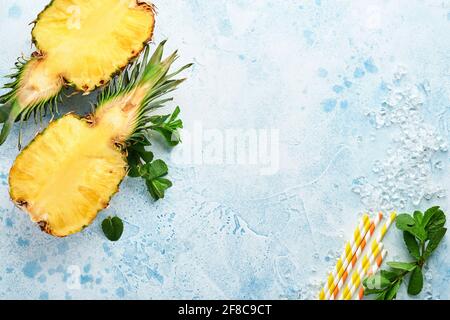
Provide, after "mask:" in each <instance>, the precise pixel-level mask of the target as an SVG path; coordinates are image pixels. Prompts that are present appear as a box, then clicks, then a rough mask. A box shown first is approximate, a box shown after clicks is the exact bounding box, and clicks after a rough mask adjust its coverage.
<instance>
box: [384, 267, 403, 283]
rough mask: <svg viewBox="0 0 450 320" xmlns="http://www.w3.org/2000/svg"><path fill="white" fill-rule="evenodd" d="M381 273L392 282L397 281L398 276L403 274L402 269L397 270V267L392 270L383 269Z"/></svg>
mask: <svg viewBox="0 0 450 320" xmlns="http://www.w3.org/2000/svg"><path fill="white" fill-rule="evenodd" d="M380 274H381V275H382V276H383V277H385V278H386V279H388V280H389V281H390V282H391V283H392V282H395V281H396V280H397V279H398V277H400V276H401V274H402V271H401V270H395V269H394V270H391V271H387V270H381V271H380Z"/></svg>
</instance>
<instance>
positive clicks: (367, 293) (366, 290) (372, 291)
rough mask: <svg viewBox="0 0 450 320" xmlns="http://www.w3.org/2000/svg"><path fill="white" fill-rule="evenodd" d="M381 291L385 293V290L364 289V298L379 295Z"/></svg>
mask: <svg viewBox="0 0 450 320" xmlns="http://www.w3.org/2000/svg"><path fill="white" fill-rule="evenodd" d="M383 291H385V289H367V288H365V289H364V295H365V296H371V295H373V294H380V293H382V292H383Z"/></svg>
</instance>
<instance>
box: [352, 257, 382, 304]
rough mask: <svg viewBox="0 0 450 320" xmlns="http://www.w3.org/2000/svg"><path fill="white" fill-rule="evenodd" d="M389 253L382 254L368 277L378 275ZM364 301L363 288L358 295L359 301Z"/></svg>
mask: <svg viewBox="0 0 450 320" xmlns="http://www.w3.org/2000/svg"><path fill="white" fill-rule="evenodd" d="M386 256H387V251H386V250H383V251H382V252H381V254H380V255H379V256H378V258H377V264H376V265H374V266H373V267H372V270H371V271H370V272H369V273H368V274H367V275H368V276H371V275H374V274H377V272H378V271H379V270H380V269H381V265H382V264H383V261H384V260H386ZM363 299H364V287H363V286H362V287H361V289H359V294H358V300H363Z"/></svg>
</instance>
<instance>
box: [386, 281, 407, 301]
mask: <svg viewBox="0 0 450 320" xmlns="http://www.w3.org/2000/svg"><path fill="white" fill-rule="evenodd" d="M402 282H403V281H402V280H399V281H397V282H396V283H395V284H394V285H393V286H392V287H391V288H390V289H389V290H387V291H386V296H385V300H394V299H396V298H397V293H398V290H400V286H401V285H402Z"/></svg>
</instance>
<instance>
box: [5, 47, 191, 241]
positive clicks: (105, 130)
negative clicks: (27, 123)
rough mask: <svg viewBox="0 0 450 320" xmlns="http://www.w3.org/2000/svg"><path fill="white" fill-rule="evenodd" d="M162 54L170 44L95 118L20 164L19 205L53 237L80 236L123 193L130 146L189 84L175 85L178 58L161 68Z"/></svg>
mask: <svg viewBox="0 0 450 320" xmlns="http://www.w3.org/2000/svg"><path fill="white" fill-rule="evenodd" d="M162 52H163V43H162V44H161V45H160V46H159V47H158V49H157V50H156V52H155V54H154V55H153V56H152V57H151V59H147V54H148V51H146V52H145V54H144V56H143V59H142V62H139V63H137V65H136V66H135V67H134V68H133V72H128V71H125V72H124V74H123V75H122V76H121V77H120V78H118V79H117V80H115V81H113V82H112V83H111V84H110V85H109V87H108V88H107V89H105V91H104V92H103V94H102V95H101V96H100V101H99V105H98V106H97V108H96V112H95V113H94V114H92V115H90V116H88V117H86V118H79V117H77V116H75V115H73V114H68V115H66V116H64V117H63V118H61V119H59V120H57V121H55V122H52V123H51V124H50V125H49V127H48V128H47V129H46V130H45V131H44V132H43V133H42V134H40V135H38V136H37V137H36V138H35V139H34V141H33V142H32V143H31V144H30V145H29V146H28V147H27V148H26V149H24V150H23V151H22V152H21V154H20V155H19V156H18V157H17V159H16V161H15V163H14V165H13V167H12V169H11V172H10V176H9V184H10V195H11V198H12V200H13V201H14V202H15V203H16V205H17V206H19V207H20V208H22V209H23V210H25V211H26V212H28V213H29V215H30V217H31V219H32V220H33V221H35V222H37V223H38V224H39V225H40V226H41V228H42V229H43V230H44V231H46V232H47V233H49V234H52V235H54V236H58V237H64V236H67V235H71V234H73V233H76V232H79V231H80V230H82V229H83V228H84V227H85V226H88V225H90V224H91V222H92V221H93V220H94V219H95V217H96V215H97V213H98V212H99V211H100V210H102V209H104V208H106V207H107V206H108V203H109V201H110V199H111V197H112V196H113V195H114V194H115V193H116V192H117V191H118V186H119V184H120V182H121V181H122V180H123V178H124V177H125V175H126V174H127V170H128V168H127V157H126V154H125V152H124V150H126V145H127V143H129V141H130V139H134V138H136V137H138V136H139V135H142V134H143V132H145V131H146V130H147V129H148V127H147V125H148V123H149V119H151V118H149V116H148V113H149V112H150V111H151V110H152V109H154V108H156V107H159V106H161V104H162V103H164V102H165V101H168V99H164V100H161V99H160V98H161V97H162V96H163V95H164V94H165V93H167V92H171V91H172V90H174V89H175V88H176V87H177V86H178V85H179V84H180V83H181V82H182V80H172V78H173V77H174V76H175V75H176V74H178V72H175V73H172V74H170V75H168V74H167V73H168V70H169V68H170V66H171V64H172V63H173V62H174V60H175V59H176V54H173V55H171V56H170V57H169V58H167V59H166V60H164V61H161V56H162ZM183 69H184V68H182V69H181V70H183ZM130 75H131V79H130Z"/></svg>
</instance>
